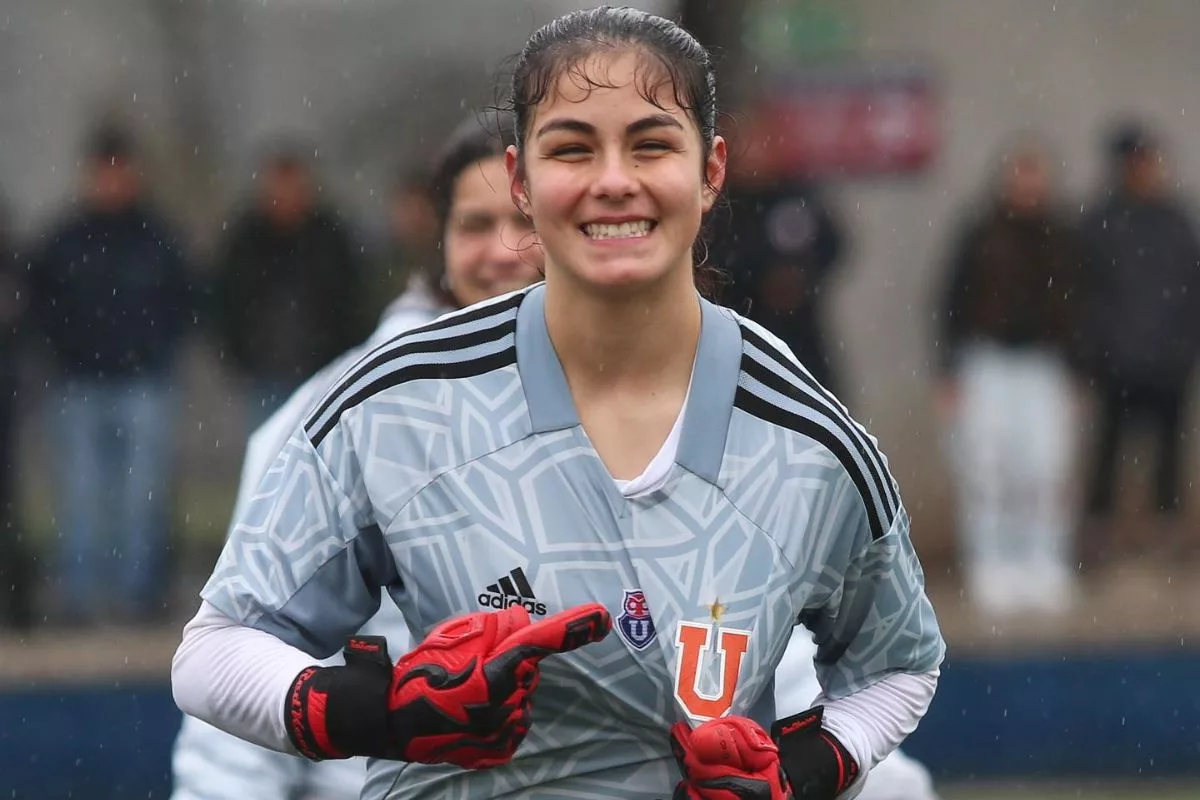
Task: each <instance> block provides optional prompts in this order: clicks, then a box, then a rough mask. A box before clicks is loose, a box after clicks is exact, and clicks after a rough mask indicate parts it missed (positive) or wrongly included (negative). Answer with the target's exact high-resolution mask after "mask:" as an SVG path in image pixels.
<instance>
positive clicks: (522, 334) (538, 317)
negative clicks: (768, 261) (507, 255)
mask: <svg viewBox="0 0 1200 800" xmlns="http://www.w3.org/2000/svg"><path fill="white" fill-rule="evenodd" d="M545 301H546V293H545V286H544V285H538V286H535V287H534V288H532V289H530V290H529V291H528V293H527V294H526V295H525V299H524V300H523V301H522V302H521V307H520V309H519V310H518V312H517V369H518V370H519V371H520V373H521V383H522V385H523V387H524V391H525V402H526V403H527V405H528V407H529V418H530V423H531V425H532V429H533V433H548V432H550V431H557V430H565V429H567V428H572V427H575V426H577V425H579V424H580V423H579V415H578V414H577V413H576V412H575V404H574V401H573V400H572V398H571V392H570V390H569V389H568V388H567V378H566V375H565V374H564V373H563V370H562V364H561V363H560V362H559V360H558V354H557V353H555V352H554V346H553V345H552V344H551V342H550V336H549V334H548V333H547V331H546V309H545ZM700 309H701V318H700V326H701V327H700V345H699V348H698V350H697V353H696V366H695V368H694V371H693V373H692V389H691V392H690V394H689V396H688V401H687V408H686V409H685V410H684V417H683V432H682V436H681V437H680V442H679V451H678V454H677V455H676V457H675V463H677V464H678V465H679V466H681V467H683V468H684V469H686V470H688V471H689V472H692V473H694V474H696V475H698V476H699V477H701V478H703V479H704V480H706V481H708V482H709V483H712V484H717V483H718V477H719V475H720V472H721V461H722V459H723V457H724V455H725V440H726V437H727V435H728V431H729V419H730V417H731V416H732V413H733V400H734V394H735V393H736V391H737V381H738V374H739V372H740V370H741V359H742V336H741V329H740V328H739V327H738V323H737V320H736V319H734V316H733V314H732V312H730V311H729V310H728V309H725V308H721V307H720V306H716V305H714V304H712V303H710V302H708V301H707V300H704V299H703V298H701V299H700Z"/></svg>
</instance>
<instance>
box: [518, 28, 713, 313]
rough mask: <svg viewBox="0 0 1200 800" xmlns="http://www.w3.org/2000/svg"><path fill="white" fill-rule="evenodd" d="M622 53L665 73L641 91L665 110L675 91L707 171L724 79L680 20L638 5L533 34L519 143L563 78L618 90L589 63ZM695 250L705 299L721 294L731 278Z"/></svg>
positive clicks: (521, 85)
mask: <svg viewBox="0 0 1200 800" xmlns="http://www.w3.org/2000/svg"><path fill="white" fill-rule="evenodd" d="M623 50H634V51H635V52H638V53H640V54H641V55H643V56H644V57H646V59H647V61H648V62H649V63H650V64H651V65H653V66H655V67H657V68H658V69H650V70H645V71H643V73H642V74H641V75H640V76H639V82H640V85H639V86H638V92H639V94H641V96H642V97H643V98H644V99H645V100H646V101H647V102H648V103H650V104H652V105H655V106H658V107H659V108H662V104H661V103H662V101H661V100H659V90H661V89H663V88H666V87H669V88H670V89H671V93H672V97H671V99H672V100H673V101H674V103H675V105H676V106H678V107H679V108H680V109H682V110H683V111H684V112H685V113H686V114H688V115H689V116H690V117H691V118H692V121H693V122H695V123H696V127H697V129H698V130H699V131H700V140H701V142H702V144H703V160H702V162H701V169H703V164H704V161H706V160H707V158H708V155H709V152H710V150H711V149H712V145H713V140H714V138H715V137H716V135H717V89H716V86H717V79H716V72H715V70H714V69H713V61H712V56H711V55H710V54H709V52H708V50H707V49H705V47H704V46H703V45H702V44H700V42H699V41H697V40H696V37H694V36H692V34H691V33H689V32H688V31H687V30H685V29H684V28H682V27H681V26H680V25H678V24H677V23H675V22H672V21H671V20H669V19H666V18H664V17H659V16H655V15H654V14H649V13H647V12H645V11H639V10H637V9H634V8H614V7H612V6H600V7H599V8H593V9H589V10H585V11H574V12H571V13H569V14H565V15H563V16H561V17H559V18H558V19H555V20H553V21H552V22H550V23H548V24H546V25H544V26H543V27H541V28H539V29H538V30H537V31H535V32H534V34H533V35H532V36H530V37H529V41H528V42H526V43H525V47H524V49H523V50H522V51H521V53H520V55H518V56H517V60H516V64H515V65H514V67H513V75H512V86H511V94H510V96H509V100H508V108H509V109H510V110H511V112H512V115H513V122H514V125H515V133H516V138H517V144H518V145H522V144H523V142H524V139H525V137H526V136H527V135H528V133H529V126H530V124H531V123H532V121H533V116H534V113H535V110H536V109H537V106H538V105H539V104H541V103H543V102H544V101H545V100H546V99H547V98H549V97H550V95H551V93H553V92H554V90H555V86H556V85H557V83H558V80H559V78H561V77H562V76H563V75H567V76H569V77H570V79H571V80H572V81H573V82H574V83H575V84H576V85H578V86H582V87H587V88H589V89H598V88H613V87H612V85H611V84H608V83H605V82H604V81H603V78H601V77H599V76H596V75H591V74H588V73H587V71H586V65H587V61H588V59H589V58H590V57H592V56H595V55H598V54H602V53H614V52H619V51H623ZM695 249H696V256H697V258H696V268H695V273H696V276H695V279H696V286H697V288H698V289H699V290H700V291H701V293H702V294H704V295H705V296H706V297H715V296H716V295H717V294H718V292H719V290H720V288H721V284H722V283H723V282H724V276H723V274H722V273H721V272H720V270H717V269H715V268H713V267H708V266H705V265H704V261H705V255H706V252H707V250H706V248H705V247H704V244H703V240H702V237H697V240H696V247H695Z"/></svg>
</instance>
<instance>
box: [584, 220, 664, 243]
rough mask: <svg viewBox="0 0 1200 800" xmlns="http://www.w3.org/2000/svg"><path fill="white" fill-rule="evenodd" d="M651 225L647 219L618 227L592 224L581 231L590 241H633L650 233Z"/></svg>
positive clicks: (624, 223)
mask: <svg viewBox="0 0 1200 800" xmlns="http://www.w3.org/2000/svg"><path fill="white" fill-rule="evenodd" d="M651 227H652V223H651V222H650V220H648V219H640V220H638V221H637V222H622V223H620V224H619V225H609V224H607V223H598V222H593V223H590V224H588V225H584V226H583V231H584V233H586V234H587V235H588V236H589V237H591V238H592V239H633V238H636V237H638V236H645V235H646V234H648V233H650V228H651Z"/></svg>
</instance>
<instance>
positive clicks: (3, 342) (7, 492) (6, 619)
mask: <svg viewBox="0 0 1200 800" xmlns="http://www.w3.org/2000/svg"><path fill="white" fill-rule="evenodd" d="M7 223H8V220H7V219H6V218H5V214H4V210H3V209H0V628H5V627H7V628H13V629H16V630H23V629H26V628H28V627H29V626H30V625H31V624H32V622H33V598H32V589H33V562H32V559H31V558H30V552H29V545H28V543H27V542H26V541H25V539H24V535H23V532H22V529H21V520H20V517H19V515H18V510H19V509H18V505H19V504H18V502H17V495H16V491H17V462H16V459H17V417H16V414H17V402H16V401H17V378H18V372H19V360H20V349H21V346H20V345H21V342H20V340H19V338H18V337H19V334H20V332H21V331H22V330H23V328H22V326H21V325H22V321H23V318H24V317H25V312H26V309H27V306H28V300H27V297H28V295H27V292H26V291H25V289H24V287H23V285H22V283H23V281H22V279H23V277H24V275H23V274H22V273H23V270H22V267H23V264H22V263H21V262H20V261H19V256H18V254H17V252H16V248H15V245H14V243H13V241H12V238H11V236H10V235H9V227H8V224H7Z"/></svg>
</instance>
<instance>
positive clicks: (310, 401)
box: [172, 117, 542, 800]
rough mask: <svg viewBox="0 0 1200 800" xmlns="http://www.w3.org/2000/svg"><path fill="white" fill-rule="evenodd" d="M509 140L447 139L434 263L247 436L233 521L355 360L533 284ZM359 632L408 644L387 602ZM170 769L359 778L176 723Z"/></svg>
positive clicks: (207, 777)
mask: <svg viewBox="0 0 1200 800" xmlns="http://www.w3.org/2000/svg"><path fill="white" fill-rule="evenodd" d="M493 123H494V124H493ZM511 142H512V135H511V123H510V120H509V119H508V118H507V117H501V118H499V119H497V120H493V121H489V122H487V123H486V124H481V121H480V120H478V119H471V120H468V121H466V122H464V123H463V124H462V125H461V126H460V127H459V129H458V130H456V131H455V132H454V133H453V134H452V135H451V136H450V139H449V141H448V142H447V143H446V145H445V148H444V150H443V151H442V153H441V155H440V157H439V159H438V162H437V166H436V168H435V171H434V175H433V180H432V184H433V187H432V188H433V191H434V199H435V203H436V206H437V215H438V223H439V225H440V229H441V231H442V248H443V249H442V254H443V255H442V263H441V264H439V265H431V266H430V267H428V268H427V269H426V270H424V271H423V273H421V274H419V275H418V276H417V279H416V280H414V281H413V282H411V283H410V288H409V289H408V290H407V291H405V292H404V294H402V295H401V296H400V297H398V298H396V299H395V300H394V301H393V302H392V303H391V304H390V305H389V306H388V308H387V310H386V311H385V312H384V314H383V317H382V319H381V320H380V323H379V327H378V328H376V330H375V332H374V334H373V335H372V336H371V338H370V339H369V340H368V341H367V342H365V343H364V344H363V345H362V346H361V347H359V348H356V349H354V350H351V351H349V352H347V353H346V354H345V355H343V356H342V357H341V358H339V359H336V360H335V361H333V362H332V363H331V364H329V366H327V367H326V368H325V369H323V370H321V371H320V372H318V373H317V374H316V375H314V376H313V377H312V378H310V379H309V380H308V381H307V382H306V383H305V384H304V385H303V386H301V387H300V388H299V389H298V390H297V391H296V392H295V394H293V395H292V396H291V397H290V398H288V400H287V402H286V403H285V404H284V405H283V406H282V407H281V408H280V409H279V410H278V411H276V412H275V413H274V414H273V415H272V416H271V417H270V418H269V419H268V420H267V422H266V423H265V424H263V425H262V426H261V427H259V428H258V429H257V430H255V432H254V434H253V435H252V436H251V437H250V442H249V444H248V446H247V449H246V458H245V461H244V463H243V465H242V479H241V483H240V485H239V487H238V495H237V501H236V504H235V508H234V515H233V517H234V519H235V520H236V519H238V518H239V517H240V515H241V513H242V511H243V510H244V509H245V508H246V507H247V506H248V505H249V504H250V503H252V502H253V498H254V497H255V492H256V490H257V489H258V484H259V482H260V481H261V480H262V477H263V475H264V474H265V473H266V472H267V470H268V468H269V467H270V466H271V462H272V461H274V460H275V457H276V456H277V455H278V454H279V452H280V451H281V450H282V449H283V448H284V445H285V444H287V440H288V437H289V436H290V435H291V433H292V431H293V430H294V429H295V428H297V427H299V426H300V425H301V424H303V422H304V415H305V413H306V412H307V411H308V410H309V408H311V407H312V406H313V405H314V404H315V403H316V402H317V401H318V400H320V399H321V395H323V394H324V393H325V392H326V391H328V389H329V388H330V386H332V385H333V384H334V383H335V382H336V381H337V379H338V378H339V377H341V375H342V373H344V372H345V371H346V370H347V369H348V368H349V367H350V366H352V365H353V364H354V363H355V362H356V361H357V360H358V359H359V358H360V357H361V356H362V355H363V354H364V353H366V352H369V351H370V350H372V349H373V348H375V347H377V346H378V345H379V344H381V343H383V342H386V341H388V340H390V339H393V338H394V337H396V336H398V335H400V334H401V333H403V332H405V331H407V330H410V329H412V328H415V327H417V326H419V325H424V324H427V323H429V322H431V321H433V320H434V319H436V318H437V317H439V316H441V315H443V314H447V313H449V312H451V311H454V310H456V309H459V308H463V307H464V306H467V305H470V304H472V303H476V302H479V301H481V300H486V299H489V298H491V297H495V296H497V295H501V294H505V293H507V292H512V291H516V290H518V289H522V288H524V287H526V286H529V285H530V284H531V283H533V282H534V281H536V280H538V279H539V278H540V277H541V276H540V274H539V270H540V269H541V265H542V256H541V249H540V248H539V247H537V246H536V245H535V244H533V240H532V228H531V226H530V224H529V220H528V219H527V218H526V217H524V216H523V215H521V214H520V213H518V212H517V210H516V209H515V208H514V207H513V204H512V200H511V199H510V198H509V194H508V185H507V180H506V175H505V171H504V149H505V147H506V146H507V145H508V144H510V143H511ZM363 633H365V634H368V635H369V634H375V635H380V636H385V637H386V638H387V641H388V645H389V647H390V648H391V650H392V652H396V653H403V652H405V651H407V650H408V649H409V647H411V644H412V643H411V639H410V637H409V634H408V629H407V628H406V627H405V625H404V620H403V618H402V617H401V616H400V612H399V610H398V609H396V608H395V605H394V604H393V603H387V604H386V605H384V606H383V607H382V608H381V609H380V611H379V613H378V614H376V615H375V616H374V617H373V618H372V619H371V621H370V622H368V623H367V625H366V626H365V628H364V629H363ZM327 663H330V664H334V663H341V659H340V658H338V659H330V660H329V661H328V662H327ZM172 767H173V770H172V771H173V777H174V793H173V794H172V798H173V800H244V798H255V800H308V799H309V798H311V799H312V800H357V798H358V797H359V795H360V793H361V791H362V785H363V780H364V779H365V778H366V769H365V767H366V765H365V763H364V759H347V760H344V761H328V762H322V763H319V764H318V763H314V762H312V761H309V760H307V759H303V758H300V757H298V756H294V755H285V754H283V753H279V752H276V751H273V750H267V749H265V748H262V747H259V746H258V745H256V744H251V743H250V742H246V741H243V740H241V739H239V738H237V737H235V736H233V735H231V734H228V733H225V732H224V731H222V730H220V729H218V728H214V727H212V726H210V725H208V724H207V723H204V722H201V721H200V720H198V719H196V718H195V717H185V718H184V721H183V726H182V728H181V729H180V732H179V737H178V738H177V739H176V742H175V751H174V757H173V764H172Z"/></svg>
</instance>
